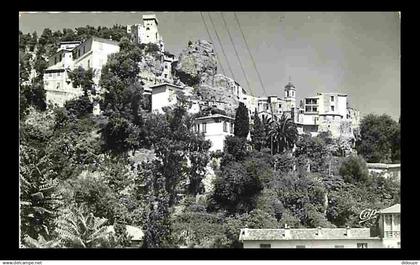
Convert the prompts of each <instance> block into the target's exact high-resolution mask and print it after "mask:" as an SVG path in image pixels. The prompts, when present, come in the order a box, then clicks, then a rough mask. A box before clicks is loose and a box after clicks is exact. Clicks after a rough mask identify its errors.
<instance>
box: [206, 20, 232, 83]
mask: <svg viewBox="0 0 420 265" xmlns="http://www.w3.org/2000/svg"><path fill="white" fill-rule="evenodd" d="M208 16H209V18H210V22H211V24H212V25H213V28H214V32H215V33H216V37H217V40H218V41H219V44H220V47H221V48H222V53H223V55H224V56H225V59H226V63H227V66H228V68H229V71H230V73H231V75H232V77H233V79H235V80H236V78H235V75H234V74H233V71H232V67H230V63H229V58H228V57H227V56H226V53H225V49H224V48H223V43H222V41H221V40H220V37H219V34H218V33H217V29H216V27H215V25H214V22H213V19H212V18H211V16H210V13H208Z"/></svg>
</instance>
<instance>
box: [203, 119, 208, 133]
mask: <svg viewBox="0 0 420 265" xmlns="http://www.w3.org/2000/svg"><path fill="white" fill-rule="evenodd" d="M206 132H207V123H205V122H204V123H203V133H206Z"/></svg>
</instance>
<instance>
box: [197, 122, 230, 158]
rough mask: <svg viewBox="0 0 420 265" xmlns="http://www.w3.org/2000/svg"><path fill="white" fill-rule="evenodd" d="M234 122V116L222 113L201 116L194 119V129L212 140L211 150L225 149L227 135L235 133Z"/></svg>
mask: <svg viewBox="0 0 420 265" xmlns="http://www.w3.org/2000/svg"><path fill="white" fill-rule="evenodd" d="M234 122H235V119H234V118H231V117H229V116H225V115H221V114H213V115H209V116H205V117H199V118H196V119H195V121H194V131H195V132H197V133H202V134H203V135H204V138H205V139H206V140H210V142H211V147H210V150H209V151H217V150H219V151H223V148H224V143H225V138H226V136H228V135H233V129H234Z"/></svg>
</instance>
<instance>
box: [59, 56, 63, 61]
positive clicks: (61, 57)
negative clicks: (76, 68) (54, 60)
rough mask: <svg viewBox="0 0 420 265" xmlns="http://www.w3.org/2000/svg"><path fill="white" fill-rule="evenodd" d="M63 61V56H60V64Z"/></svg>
mask: <svg viewBox="0 0 420 265" xmlns="http://www.w3.org/2000/svg"><path fill="white" fill-rule="evenodd" d="M62 59H63V56H62V55H61V54H60V60H59V62H61V60H62Z"/></svg>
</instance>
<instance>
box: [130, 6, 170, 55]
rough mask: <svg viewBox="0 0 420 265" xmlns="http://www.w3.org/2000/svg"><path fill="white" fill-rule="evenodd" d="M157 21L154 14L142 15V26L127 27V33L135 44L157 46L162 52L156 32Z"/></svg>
mask: <svg viewBox="0 0 420 265" xmlns="http://www.w3.org/2000/svg"><path fill="white" fill-rule="evenodd" d="M158 24H159V22H158V19H157V18H156V15H154V14H148V15H143V24H134V25H127V33H129V34H131V36H132V38H133V40H134V41H135V42H137V43H143V44H147V43H154V44H157V45H158V46H159V48H160V50H161V51H162V52H163V51H164V49H165V47H164V43H163V39H162V36H160V34H159V30H158Z"/></svg>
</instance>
